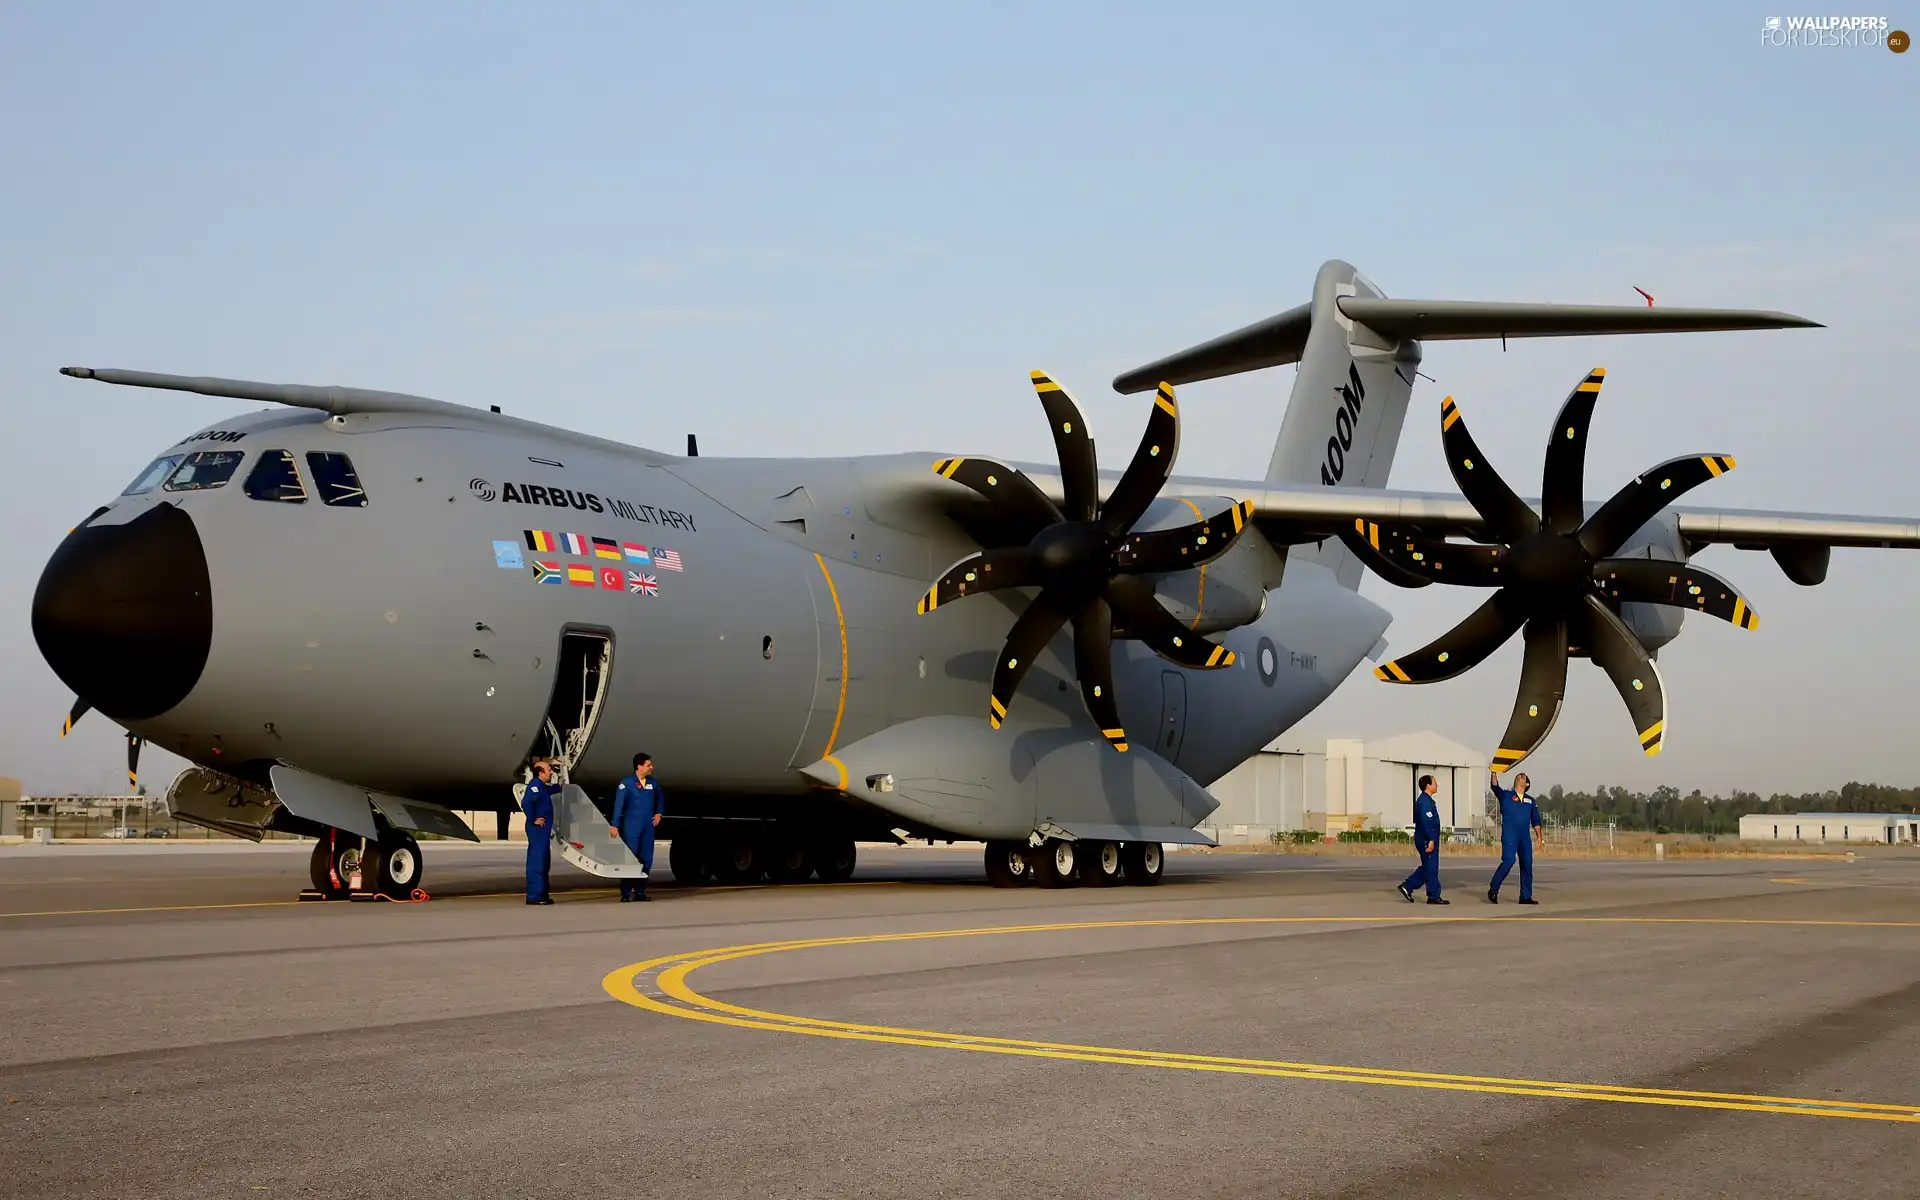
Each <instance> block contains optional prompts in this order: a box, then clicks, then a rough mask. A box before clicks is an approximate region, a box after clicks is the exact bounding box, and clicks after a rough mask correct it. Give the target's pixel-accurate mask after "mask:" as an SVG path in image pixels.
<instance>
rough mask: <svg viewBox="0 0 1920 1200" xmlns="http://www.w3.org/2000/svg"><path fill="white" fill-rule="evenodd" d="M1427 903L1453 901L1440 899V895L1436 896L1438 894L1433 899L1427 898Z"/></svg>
mask: <svg viewBox="0 0 1920 1200" xmlns="http://www.w3.org/2000/svg"><path fill="white" fill-rule="evenodd" d="M1427 903H1428V904H1452V903H1453V901H1451V900H1442V899H1441V898H1440V897H1438V896H1435V897H1434V898H1433V899H1431V900H1429V901H1427Z"/></svg>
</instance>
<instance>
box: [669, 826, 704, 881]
mask: <svg viewBox="0 0 1920 1200" xmlns="http://www.w3.org/2000/svg"><path fill="white" fill-rule="evenodd" d="M667 869H668V870H670V871H672V872H673V881H674V882H675V883H678V884H682V885H684V886H686V887H699V886H700V885H701V884H703V883H705V882H707V880H708V878H709V876H708V873H707V851H706V847H705V846H703V845H702V844H701V843H700V841H699V839H697V838H692V837H679V838H675V839H673V841H671V842H669V843H668V844H667Z"/></svg>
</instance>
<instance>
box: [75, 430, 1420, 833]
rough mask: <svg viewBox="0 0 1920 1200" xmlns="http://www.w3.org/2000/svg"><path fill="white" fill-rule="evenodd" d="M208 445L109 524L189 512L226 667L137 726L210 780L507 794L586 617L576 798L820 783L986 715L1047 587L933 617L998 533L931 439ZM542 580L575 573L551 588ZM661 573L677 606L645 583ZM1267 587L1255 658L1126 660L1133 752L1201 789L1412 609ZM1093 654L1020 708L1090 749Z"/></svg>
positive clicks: (391, 434) (1245, 630)
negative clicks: (956, 502) (983, 526)
mask: <svg viewBox="0 0 1920 1200" xmlns="http://www.w3.org/2000/svg"><path fill="white" fill-rule="evenodd" d="M215 434H217V435H218V438H217V439H216V438H213V437H211V436H210V435H215ZM209 446H214V447H217V448H219V449H223V450H231V451H239V452H243V453H244V454H245V456H246V457H245V459H244V460H243V461H242V462H241V464H240V466H239V468H238V470H237V471H236V473H235V474H234V475H233V477H232V479H231V480H230V481H229V482H228V483H227V484H226V485H224V486H221V487H218V488H215V489H210V490H203V491H183V492H165V491H162V490H158V489H156V490H154V491H151V492H149V493H146V494H144V495H140V496H132V497H122V498H120V499H118V500H116V501H114V502H112V503H111V504H110V505H109V506H108V508H107V510H106V511H104V512H102V513H100V514H97V515H96V516H95V517H94V518H92V519H91V520H90V522H89V525H90V526H95V527H106V526H111V525H113V524H116V523H121V524H124V523H126V522H129V521H131V520H134V519H136V518H138V517H139V516H140V515H141V514H142V513H144V512H146V511H147V510H149V509H151V508H152V507H154V506H155V505H157V504H161V503H170V504H173V505H175V506H177V507H178V508H179V509H180V510H181V511H182V512H184V513H185V514H186V515H187V516H188V517H190V518H191V520H192V524H193V528H194V530H195V531H196V532H197V534H198V537H199V541H200V544H201V546H202V547H203V549H204V553H205V556H206V560H207V579H208V583H209V585H210V590H211V600H212V610H213V617H212V639H211V644H210V648H209V651H208V654H207V658H206V663H205V666H204V669H203V670H201V672H200V673H199V676H198V678H197V680H195V681H194V682H193V684H192V686H191V689H190V691H188V692H187V694H186V696H185V698H184V699H183V700H181V701H180V702H179V703H178V704H177V705H175V706H173V707H172V708H170V709H169V710H167V711H165V712H163V713H160V714H158V715H154V716H149V717H144V718H139V719H124V718H122V719H121V723H122V724H124V725H126V726H127V727H128V728H129V729H131V730H132V731H133V732H135V733H136V734H138V735H140V736H142V737H144V738H146V739H147V740H149V741H151V742H152V743H154V744H156V745H159V746H162V747H164V748H166V749H168V750H171V751H173V752H176V753H178V754H180V755H182V756H184V757H186V758H188V759H190V760H192V761H194V762H196V763H200V764H204V765H211V766H216V767H223V768H227V769H234V768H236V767H237V765H239V764H249V763H251V764H261V763H266V762H270V761H278V762H283V763H287V764H290V765H294V766H297V767H300V768H302V769H304V770H308V771H312V772H315V773H317V774H320V775H325V776H329V777H332V778H337V779H342V780H350V781H352V782H353V783H355V784H358V785H362V786H365V787H369V788H377V789H381V790H384V791H387V792H392V793H396V794H401V795H409V796H414V797H417V798H420V799H426V800H433V801H437V802H439V803H443V804H446V805H448V806H449V807H458V808H498V807H500V806H502V805H503V804H506V803H510V793H509V788H510V786H511V784H512V783H513V782H515V781H516V780H517V779H518V778H519V772H520V769H521V768H522V766H523V765H524V763H525V761H526V758H527V755H528V754H529V752H530V749H531V748H532V747H533V746H534V745H535V743H536V737H537V735H538V733H539V732H540V729H541V725H542V722H543V720H544V718H545V714H546V711H547V707H548V704H549V699H550V697H551V696H552V695H553V693H554V689H555V683H556V680H555V673H556V670H557V669H558V661H557V660H558V648H559V644H560V640H561V638H562V635H563V633H564V632H565V631H566V630H569V629H578V630H588V631H599V632H603V633H605V634H607V635H609V636H610V637H611V640H612V645H613V654H612V665H611V671H610V674H609V678H608V684H607V688H606V692H605V699H604V704H603V708H602V714H601V716H600V719H599V722H598V724H597V726H596V730H595V733H594V735H593V737H592V740H591V742H590V744H589V745H588V747H587V749H586V751H585V753H584V755H583V756H582V757H581V759H580V760H579V761H578V762H577V763H575V764H574V767H573V778H574V780H575V781H576V782H579V783H582V784H584V785H586V786H587V787H589V788H590V789H605V788H609V787H611V786H612V784H613V782H614V781H615V780H616V779H618V778H619V777H620V776H621V775H622V774H624V773H625V772H626V771H627V769H628V761H629V758H630V756H631V755H632V754H633V753H634V752H635V751H636V750H645V751H648V752H650V753H652V754H653V755H654V756H655V757H656V758H657V760H658V762H659V767H660V773H661V776H662V778H663V779H665V780H667V781H668V782H669V786H670V788H671V790H672V791H673V793H674V795H675V796H676V797H679V796H686V795H705V796H708V797H712V798H716V799H717V798H724V797H732V796H740V797H749V796H750V797H757V798H759V799H760V800H761V801H763V802H764V801H766V800H768V799H774V800H778V798H781V797H804V796H806V795H807V794H808V793H809V792H810V791H811V790H813V788H814V786H815V785H813V784H811V783H810V782H809V781H808V780H807V779H806V778H805V777H803V776H802V775H801V774H800V768H803V767H806V766H807V765H808V764H811V763H815V762H818V761H819V760H821V759H822V758H823V757H824V756H825V755H827V754H828V753H830V752H831V750H832V749H833V748H835V747H839V746H846V745H848V744H850V743H852V742H854V741H856V740H857V739H860V738H863V737H866V736H868V735H870V734H873V733H875V732H877V731H879V730H881V729H883V728H886V727H888V726H891V725H894V724H896V723H899V722H903V721H908V720H913V719H915V718H919V717H925V716H933V715H946V714H953V715H962V716H967V717H981V718H984V716H985V714H986V706H987V695H988V684H989V681H990V679H991V677H992V674H993V667H994V657H995V654H996V651H997V648H998V647H999V646H1000V644H1001V642H1002V640H1003V639H1004V638H1005V636H1006V633H1007V630H1008V628H1009V626H1010V625H1011V624H1012V622H1013V620H1014V618H1015V617H1016V616H1017V614H1018V612H1019V610H1020V607H1021V604H1022V603H1023V599H1024V598H1023V597H1022V596H1020V595H1018V594H1013V593H999V594H988V595H984V596H981V597H976V598H972V599H970V600H969V601H968V602H967V603H964V604H954V605H949V606H943V607H941V608H939V609H938V610H936V611H934V612H931V613H928V614H925V615H920V614H917V613H916V611H915V604H916V601H917V600H918V599H919V597H920V596H922V595H923V594H924V593H925V592H926V589H927V587H928V584H929V582H930V581H931V580H932V579H934V578H935V577H936V576H937V575H938V573H939V572H940V571H941V570H942V569H943V568H944V567H945V566H946V565H947V564H949V563H951V562H953V561H954V560H956V559H958V558H960V557H962V556H963V555H965V554H968V553H971V552H972V551H974V550H976V549H977V548H978V546H977V544H976V543H975V542H974V540H973V539H972V538H971V537H969V535H968V534H967V533H966V532H964V531H963V530H962V529H961V528H960V526H959V525H958V524H956V523H955V521H954V520H952V519H951V518H950V517H949V516H948V515H947V514H946V513H945V512H944V511H942V510H941V509H940V507H939V506H938V504H936V503H930V502H929V501H928V497H929V496H932V495H937V489H938V487H939V486H942V481H940V480H937V479H935V478H934V476H933V475H932V473H931V471H930V470H929V468H930V466H931V464H932V462H933V461H934V460H935V458H936V457H938V456H936V455H934V454H931V453H928V454H903V455H889V456H876V457H864V458H847V459H754V460H744V459H732V460H729V459H715V458H685V459H683V458H672V457H667V456H663V455H659V454H656V453H653V452H650V451H644V450H639V449H635V450H632V451H627V452H623V451H621V450H619V449H618V448H616V447H613V446H612V445H611V444H609V443H604V442H597V441H595V440H593V439H584V438H573V437H570V436H568V435H564V434H556V435H555V436H554V437H552V438H539V437H532V436H528V435H527V434H525V433H524V432H521V431H519V430H515V429H511V428H501V427H497V426H495V425H493V424H490V423H489V422H487V421H486V420H484V419H476V420H472V421H463V420H461V419H459V418H452V417H443V416H439V415H425V416H423V415H419V414H370V415H350V416H336V417H328V416H326V415H325V414H323V413H319V412H314V411H310V410H287V411H279V410H275V411H269V412H257V413H254V414H251V415H247V416H244V417H238V418H235V419H233V420H230V421H225V422H221V423H219V424H217V425H215V426H211V427H209V429H207V430H203V431H201V432H200V433H198V434H196V435H194V436H193V437H190V438H188V439H186V440H185V441H183V442H182V443H181V444H180V445H179V446H178V447H176V448H175V449H174V450H172V451H169V452H168V453H184V452H189V451H192V450H195V449H202V448H207V447H209ZM272 450H286V451H290V452H291V453H292V455H293V458H294V459H295V460H296V461H297V462H298V463H299V464H300V468H301V471H302V478H303V480H304V482H305V486H306V489H307V491H308V494H309V498H308V499H307V501H306V502H304V503H286V502H276V501H271V500H260V499H253V498H250V497H249V496H248V495H247V494H246V492H245V490H244V489H243V481H244V480H245V479H246V478H247V476H248V474H249V472H251V471H252V470H253V468H254V466H255V464H256V463H257V462H258V460H259V458H260V456H261V455H262V454H263V453H264V452H267V451H272ZM316 450H318V451H332V452H344V453H346V454H347V455H348V456H349V457H350V459H351V461H352V464H353V466H354V468H355V470H356V471H357V473H358V475H359V478H360V481H361V483H362V485H363V487H364V489H365V493H366V497H367V502H366V504H365V506H364V507H357V508H356V507H334V506H329V505H326V504H323V503H321V502H320V500H319V498H318V497H317V496H315V495H313V491H314V487H315V484H314V480H313V478H312V476H311V474H310V472H309V471H308V466H307V458H306V455H307V453H308V452H309V451H316ZM1176 482H1177V480H1176ZM1249 486H1257V485H1249ZM1169 507H1171V508H1174V509H1177V510H1178V513H1177V515H1178V517H1179V519H1180V520H1190V519H1191V517H1189V516H1188V515H1186V514H1187V509H1188V508H1190V507H1191V505H1188V504H1186V503H1185V502H1184V501H1176V500H1163V501H1160V502H1157V509H1156V511H1158V510H1159V509H1166V508H1169ZM1152 516H1153V513H1151V512H1150V514H1149V517H1150V519H1151V518H1152ZM530 533H531V534H532V535H533V536H532V537H530V536H529V535H530ZM541 535H552V536H553V538H555V539H557V541H556V543H555V548H554V549H553V550H551V551H548V550H542V549H539V546H540V545H541V544H545V543H543V542H542V541H541ZM566 535H578V536H579V537H580V538H582V539H583V540H584V541H585V546H586V553H584V554H583V553H570V552H568V548H567V546H566V543H565V541H564V538H565V537H566ZM1249 536H1252V534H1251V533H1250V534H1249ZM594 538H602V539H607V541H609V542H611V543H612V545H613V546H614V548H615V552H616V553H617V554H618V556H619V557H617V558H609V557H605V556H604V555H602V554H596V553H595V552H594V549H593V546H594V544H593V542H592V539H594ZM496 543H499V544H500V545H499V546H496ZM629 547H631V548H632V549H630V548H629ZM662 550H668V551H672V552H675V553H677V555H678V557H679V566H680V568H681V569H679V570H672V569H667V568H666V567H665V566H663V565H662V556H661V555H660V551H662ZM509 551H511V553H510V552H509ZM641 552H644V555H645V559H642V558H640V557H638V555H639V554H640V553H641ZM538 563H548V564H552V565H553V566H554V567H555V568H556V569H557V570H558V571H559V573H560V578H559V581H558V582H541V581H539V579H538V575H539V574H540V572H539V571H538V570H537V569H536V564H538ZM570 568H584V569H586V570H588V571H590V572H591V584H590V585H583V584H577V583H575V582H573V581H572V580H571V579H570V578H569V574H570ZM604 572H611V574H604ZM639 576H644V577H646V579H648V580H651V582H652V585H653V589H654V593H655V594H646V590H645V588H644V586H643V588H642V590H638V591H636V590H633V589H634V587H635V586H636V585H643V580H641V579H640V578H637V577H639ZM608 585H612V586H608ZM1269 601H1270V602H1269V603H1267V605H1266V607H1265V610H1264V612H1262V613H1261V614H1260V615H1259V617H1258V619H1256V620H1254V621H1253V622H1252V623H1250V624H1247V625H1243V626H1241V627H1239V628H1234V629H1231V630H1228V631H1226V632H1225V633H1222V634H1219V635H1218V637H1217V640H1220V641H1221V642H1223V643H1224V644H1225V645H1227V646H1228V647H1229V648H1231V649H1233V650H1234V651H1235V652H1236V654H1237V656H1238V661H1237V662H1236V664H1235V665H1234V666H1233V667H1230V668H1228V669H1225V670H1219V671H1211V672H1202V671H1184V670H1181V669H1179V668H1177V667H1174V666H1173V665H1172V664H1170V663H1167V662H1166V661H1164V660H1162V659H1160V658H1158V657H1156V656H1155V655H1153V654H1152V653H1151V652H1149V651H1148V650H1147V649H1146V648H1145V647H1143V646H1141V645H1140V644H1138V643H1135V642H1120V643H1117V644H1116V646H1115V656H1116V663H1115V690H1116V691H1117V692H1118V694H1119V696H1120V698H1121V706H1122V709H1121V711H1122V717H1123V719H1124V721H1125V723H1126V725H1127V727H1128V728H1129V729H1130V730H1132V731H1134V733H1133V737H1134V739H1135V741H1136V742H1137V743H1138V744H1140V745H1142V746H1145V747H1148V748H1151V749H1153V750H1154V751H1155V752H1157V753H1158V754H1160V755H1161V756H1163V757H1165V758H1166V759H1168V760H1169V761H1171V762H1172V763H1174V764H1175V765H1176V766H1178V767H1179V768H1180V769H1181V770H1183V771H1184V772H1186V773H1187V774H1188V775H1189V776H1191V777H1192V778H1193V779H1195V780H1197V781H1198V782H1200V783H1201V784H1203V785H1204V784H1206V783H1209V782H1211V781H1212V780H1214V779H1217V778H1218V777H1220V776H1221V775H1223V774H1224V773H1226V772H1227V771H1228V770H1230V769H1232V768H1233V767H1234V766H1235V765H1236V764H1238V763H1240V762H1242V761H1244V760H1245V759H1246V758H1248V757H1249V756H1251V755H1252V754H1253V753H1255V752H1256V751H1258V750H1259V749H1260V748H1261V747H1262V746H1263V745H1265V744H1266V743H1267V742H1269V741H1270V740H1271V739H1272V738H1274V737H1275V736H1276V735H1278V734H1279V733H1280V732H1282V731H1283V730H1285V729H1286V728H1287V727H1289V726H1290V725H1292V724H1293V723H1294V722H1296V721H1298V720H1299V719H1300V718H1301V717H1302V716H1304V715H1305V714H1306V713H1308V712H1309V711H1311V710H1312V709H1313V708H1314V707H1315V706H1316V705H1318V704H1319V703H1320V702H1321V701H1322V700H1324V699H1325V698H1326V697H1327V695H1328V694H1329V693H1331V692H1332V691H1333V689H1334V688H1335V687H1336V686H1338V685H1339V683H1340V682H1342V681H1343V680H1344V679H1345V678H1346V677H1347V676H1348V675H1349V673H1350V672H1351V671H1352V669H1353V667H1354V666H1355V665H1356V664H1357V663H1358V662H1359V661H1360V660H1361V659H1362V658H1363V657H1364V656H1365V655H1366V653H1367V652H1368V651H1369V650H1370V649H1371V648H1372V647H1373V646H1374V645H1375V643H1376V642H1377V641H1378V639H1379V637H1380V635H1381V634H1382V633H1383V632H1384V630H1385V628H1386V625H1387V623H1388V620H1389V617H1388V615H1387V614H1386V613H1385V611H1384V610H1382V609H1380V608H1379V607H1378V606H1376V605H1374V604H1372V603H1371V602H1369V601H1367V600H1365V599H1363V598H1361V597H1360V596H1359V595H1358V594H1357V593H1356V592H1354V591H1353V590H1351V589H1350V588H1348V587H1343V586H1341V585H1340V583H1339V582H1338V581H1337V580H1336V579H1335V578H1334V575H1333V573H1332V572H1331V571H1329V570H1327V569H1326V568H1324V567H1322V566H1320V565H1319V564H1317V563H1314V562H1311V561H1296V562H1293V563H1290V564H1288V565H1287V567H1286V575H1285V583H1284V586H1282V587H1281V588H1279V589H1278V590H1276V591H1274V592H1273V593H1272V595H1271V596H1270V598H1269ZM1072 653H1073V652H1072V646H1071V641H1070V636H1069V635H1067V634H1064V633H1063V634H1062V635H1061V636H1060V637H1058V638H1056V639H1055V641H1054V643H1053V644H1052V645H1051V646H1050V647H1049V649H1048V652H1047V654H1046V656H1045V657H1044V658H1043V659H1041V660H1039V661H1037V662H1036V664H1035V667H1034V669H1033V671H1032V672H1031V673H1030V674H1029V675H1028V676H1027V678H1026V680H1025V681H1024V683H1023V685H1022V686H1021V688H1020V691H1019V693H1018V698H1017V701H1016V703H1015V705H1014V710H1015V715H1016V716H1018V717H1019V718H1021V719H1022V720H1024V721H1026V722H1029V723H1038V724H1040V725H1043V726H1044V725H1061V726H1072V727H1075V728H1078V727H1085V728H1086V729H1087V730H1088V731H1089V734H1090V735H1093V734H1094V733H1095V731H1094V729H1093V723H1092V721H1091V720H1090V718H1089V717H1088V716H1087V714H1086V711H1085V709H1084V707H1083V704H1082V701H1081V697H1080V695H1079V691H1078V688H1077V687H1076V686H1075V685H1074V684H1073V682H1072V681H1073V679H1074V673H1073V669H1072V661H1073V660H1072ZM103 711H106V710H105V709H104V707H103ZM110 715H111V714H110Z"/></svg>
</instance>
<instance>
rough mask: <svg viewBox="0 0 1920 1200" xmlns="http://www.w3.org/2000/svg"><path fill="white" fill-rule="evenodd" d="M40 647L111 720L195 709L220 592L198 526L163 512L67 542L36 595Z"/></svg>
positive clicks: (169, 508)
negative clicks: (190, 699) (187, 705)
mask: <svg viewBox="0 0 1920 1200" xmlns="http://www.w3.org/2000/svg"><path fill="white" fill-rule="evenodd" d="M33 638H34V641H36V642H38V643H39V644H40V654H41V656H42V657H44V658H45V659H46V660H47V665H48V666H50V667H52V668H53V670H54V673H55V674H56V675H58V676H60V679H61V681H62V682H63V683H65V684H66V685H67V686H68V687H70V688H72V689H73V691H74V693H75V694H76V695H78V696H79V697H81V698H82V699H84V700H86V701H87V702H88V703H89V704H91V705H93V707H95V708H97V709H99V710H100V711H101V712H102V713H103V714H105V715H106V716H109V717H114V718H119V719H141V718H146V717H157V716H159V715H160V714H161V713H163V712H166V711H167V710H168V709H170V708H172V707H173V706H174V705H176V704H178V703H180V702H181V701H182V700H184V699H186V697H187V693H189V692H191V691H192V690H193V685H194V684H195V683H197V682H199V679H200V672H201V671H202V669H204V668H205V667H206V665H207V652H208V650H209V649H210V648H211V647H212V645H213V589H212V586H211V585H210V583H209V581H208V579H207V556H206V552H205V551H204V550H203V549H202V547H201V545H200V534H199V531H198V530H196V529H195V528H194V525H193V518H192V517H189V516H188V515H187V514H186V513H184V512H182V511H180V510H179V509H178V508H175V507H174V506H173V505H171V504H160V505H157V506H155V507H154V508H152V509H149V510H148V511H147V512H145V513H142V514H141V515H140V516H138V517H136V518H134V519H133V520H131V521H129V522H127V523H126V524H124V525H101V526H96V525H92V524H88V525H85V526H82V527H81V528H79V529H76V530H74V531H73V532H72V533H71V534H68V535H67V540H66V541H64V542H62V543H60V548H59V549H58V550H56V551H54V553H53V558H52V559H51V560H50V561H49V562H48V563H47V568H46V570H45V571H43V572H41V575H40V586H39V587H38V588H37V589H35V591H34V593H33Z"/></svg>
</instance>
